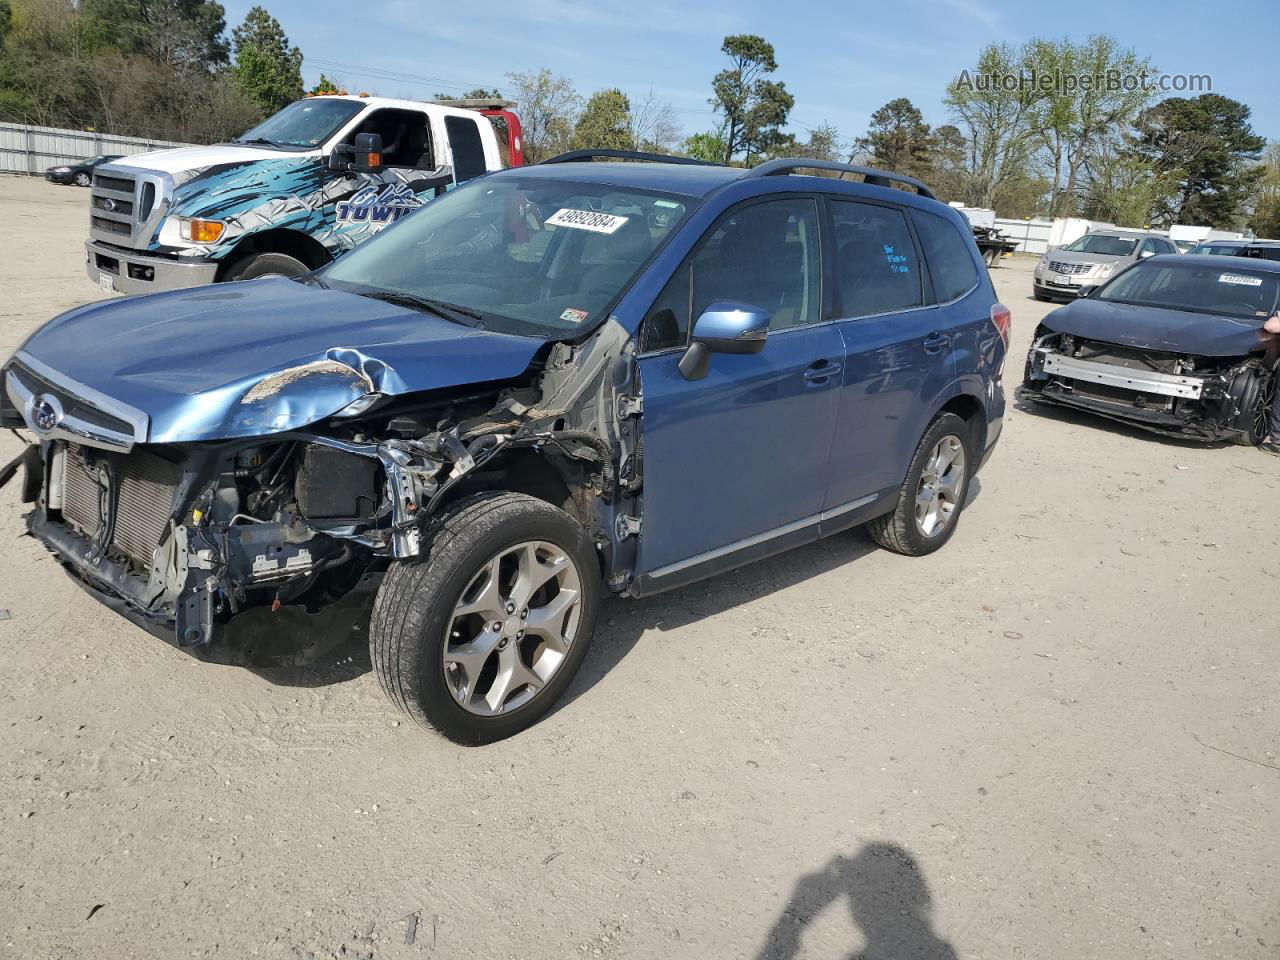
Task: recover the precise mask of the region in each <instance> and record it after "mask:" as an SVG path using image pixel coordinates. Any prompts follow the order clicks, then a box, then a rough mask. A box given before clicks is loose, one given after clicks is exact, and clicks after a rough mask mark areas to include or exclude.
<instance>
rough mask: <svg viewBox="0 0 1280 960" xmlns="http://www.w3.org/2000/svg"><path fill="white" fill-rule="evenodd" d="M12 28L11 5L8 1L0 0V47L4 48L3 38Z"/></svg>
mask: <svg viewBox="0 0 1280 960" xmlns="http://www.w3.org/2000/svg"><path fill="white" fill-rule="evenodd" d="M12 27H13V4H11V3H10V2H9V0H0V47H3V46H4V40H5V37H7V36H9V30H10V29H11V28H12Z"/></svg>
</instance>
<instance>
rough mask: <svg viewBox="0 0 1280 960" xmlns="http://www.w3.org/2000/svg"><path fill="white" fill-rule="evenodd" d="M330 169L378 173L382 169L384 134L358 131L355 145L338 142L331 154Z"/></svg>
mask: <svg viewBox="0 0 1280 960" xmlns="http://www.w3.org/2000/svg"><path fill="white" fill-rule="evenodd" d="M329 169H330V170H336V171H338V172H339V173H348V172H351V173H378V172H379V171H380V170H382V134H380V133H357V134H356V142H355V146H352V145H351V144H348V143H340V144H338V145H337V146H336V147H334V148H333V153H331V154H330V155H329Z"/></svg>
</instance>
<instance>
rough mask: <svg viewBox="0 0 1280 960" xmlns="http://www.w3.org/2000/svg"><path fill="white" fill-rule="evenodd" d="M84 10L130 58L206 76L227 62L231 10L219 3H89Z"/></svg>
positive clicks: (164, 0) (151, 0)
mask: <svg viewBox="0 0 1280 960" xmlns="http://www.w3.org/2000/svg"><path fill="white" fill-rule="evenodd" d="M81 12H82V13H83V14H86V15H88V16H89V17H91V18H92V19H93V20H94V21H95V22H96V23H98V24H99V25H100V26H101V28H102V30H103V33H104V35H105V38H106V40H107V42H108V43H109V44H110V45H111V46H113V47H115V48H116V49H117V50H119V51H120V52H121V53H122V54H125V55H126V56H128V55H138V56H143V57H146V58H147V59H148V60H150V61H152V62H153V63H157V64H161V65H163V66H168V67H174V68H177V67H183V68H188V69H189V70H192V71H196V72H206V73H212V72H214V71H216V70H217V69H219V68H220V67H223V66H225V65H226V64H227V62H228V57H229V52H230V50H229V47H228V45H227V39H226V37H225V35H224V31H225V30H226V28H227V19H226V11H225V10H224V9H223V6H222V4H220V3H216V2H214V0H84V2H83V4H82V5H81Z"/></svg>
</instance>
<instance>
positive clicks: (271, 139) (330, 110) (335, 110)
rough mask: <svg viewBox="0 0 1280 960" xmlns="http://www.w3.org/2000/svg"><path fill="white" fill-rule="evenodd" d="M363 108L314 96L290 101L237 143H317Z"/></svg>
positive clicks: (299, 145)
mask: <svg viewBox="0 0 1280 960" xmlns="http://www.w3.org/2000/svg"><path fill="white" fill-rule="evenodd" d="M363 109H364V104H362V103H358V102H356V101H354V100H329V99H325V98H323V97H314V98H312V99H309V100H298V101H297V102H295V103H291V104H289V105H288V106H287V107H285V108H284V109H283V110H281V111H280V112H279V113H277V114H275V115H274V116H271V117H268V118H267V119H266V120H263V121H262V122H261V123H260V124H258V125H257V126H256V127H254V128H253V129H252V130H249V131H247V132H246V133H245V134H244V136H242V137H241V138H240V139H239V140H236V141H235V142H236V143H262V144H268V145H270V146H273V147H295V148H298V149H303V150H305V149H308V148H310V147H318V146H320V144H322V143H324V142H325V141H326V140H328V139H329V138H330V137H331V136H333V135H334V134H335V133H337V132H338V128H339V127H341V126H342V125H343V124H344V123H346V122H347V121H348V120H350V119H351V118H352V117H354V116H355V115H356V114H357V113H359V112H360V111H361V110H363Z"/></svg>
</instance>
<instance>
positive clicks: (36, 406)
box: [31, 393, 62, 433]
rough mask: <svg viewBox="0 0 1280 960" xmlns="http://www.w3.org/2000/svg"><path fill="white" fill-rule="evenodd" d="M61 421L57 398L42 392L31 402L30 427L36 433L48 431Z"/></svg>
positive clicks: (60, 409)
mask: <svg viewBox="0 0 1280 960" xmlns="http://www.w3.org/2000/svg"><path fill="white" fill-rule="evenodd" d="M61 422H62V404H60V403H59V402H58V398H57V397H54V396H51V395H50V394H47V393H42V394H41V395H40V396H38V397H36V398H35V400H33V401H32V402H31V428H32V429H33V430H35V431H36V432H37V433H49V432H50V431H51V430H53V428H54V427H56V426H57V425H58V424H60V423H61Z"/></svg>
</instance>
